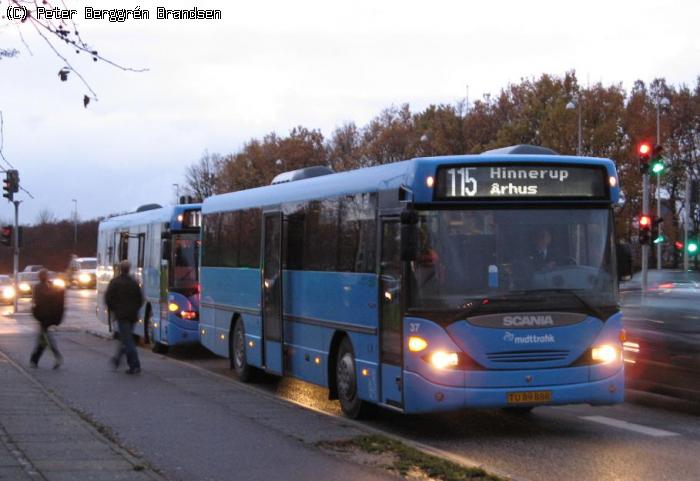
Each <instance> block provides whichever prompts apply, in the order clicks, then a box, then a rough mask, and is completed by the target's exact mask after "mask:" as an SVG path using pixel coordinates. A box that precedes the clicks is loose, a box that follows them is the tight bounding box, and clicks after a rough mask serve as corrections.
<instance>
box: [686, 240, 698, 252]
mask: <svg viewBox="0 0 700 481" xmlns="http://www.w3.org/2000/svg"><path fill="white" fill-rule="evenodd" d="M685 248H686V250H687V251H688V255H689V256H694V255H696V254H697V253H698V241H697V240H696V239H690V240H689V241H688V245H687V246H686V247H685Z"/></svg>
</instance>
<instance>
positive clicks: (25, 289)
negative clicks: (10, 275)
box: [19, 282, 32, 292]
mask: <svg viewBox="0 0 700 481" xmlns="http://www.w3.org/2000/svg"><path fill="white" fill-rule="evenodd" d="M19 290H20V291H22V292H29V291H31V290H32V286H30V285H29V284H27V283H26V282H20V284H19Z"/></svg>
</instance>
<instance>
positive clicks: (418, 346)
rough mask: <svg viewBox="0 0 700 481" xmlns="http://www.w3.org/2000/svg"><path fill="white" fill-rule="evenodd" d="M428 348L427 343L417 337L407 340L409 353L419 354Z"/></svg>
mask: <svg viewBox="0 0 700 481" xmlns="http://www.w3.org/2000/svg"><path fill="white" fill-rule="evenodd" d="M426 347H428V341H426V340H425V339H423V338H422V337H418V336H411V337H409V338H408V350H409V351H411V352H420V351H423V350H424V349H425V348H426Z"/></svg>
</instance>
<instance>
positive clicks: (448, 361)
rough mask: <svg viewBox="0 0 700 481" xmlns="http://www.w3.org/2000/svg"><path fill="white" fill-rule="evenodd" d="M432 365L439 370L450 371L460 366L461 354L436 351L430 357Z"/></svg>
mask: <svg viewBox="0 0 700 481" xmlns="http://www.w3.org/2000/svg"><path fill="white" fill-rule="evenodd" d="M430 364H432V365H433V367H436V368H438V369H449V368H451V367H457V365H459V354H457V353H456V352H445V351H435V352H434V353H433V354H432V355H431V356H430Z"/></svg>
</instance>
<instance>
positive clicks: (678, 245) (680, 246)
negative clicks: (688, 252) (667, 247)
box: [673, 240, 685, 251]
mask: <svg viewBox="0 0 700 481" xmlns="http://www.w3.org/2000/svg"><path fill="white" fill-rule="evenodd" d="M673 247H675V248H676V250H677V251H682V250H683V247H685V246H684V245H683V241H679V240H677V241H676V242H674V243H673Z"/></svg>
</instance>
